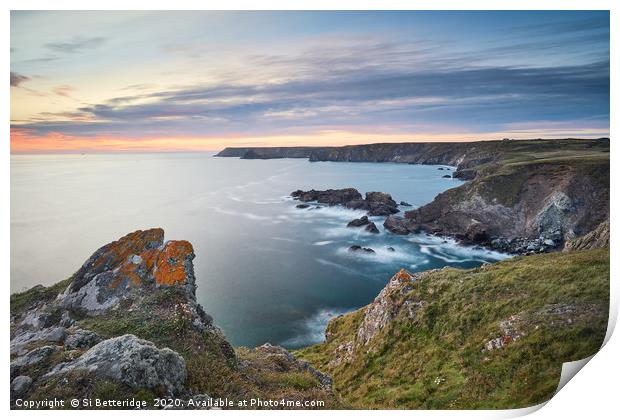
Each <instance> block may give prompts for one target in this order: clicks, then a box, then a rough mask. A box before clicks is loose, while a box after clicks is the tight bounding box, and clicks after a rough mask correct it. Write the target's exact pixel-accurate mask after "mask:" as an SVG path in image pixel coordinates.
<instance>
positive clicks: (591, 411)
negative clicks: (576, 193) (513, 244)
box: [0, 0, 620, 420]
mask: <svg viewBox="0 0 620 420" xmlns="http://www.w3.org/2000/svg"><path fill="white" fill-rule="evenodd" d="M3 4H4V5H6V6H5V8H6V9H5V10H4V13H2V14H1V15H0V31H1V33H2V35H3V40H5V42H3V44H4V45H3V50H2V55H1V57H2V62H3V67H4V68H5V69H6V72H5V73H4V74H5V77H7V76H6V75H7V74H8V72H9V71H10V52H9V48H8V46H7V45H6V44H8V43H9V42H8V40H9V38H10V23H9V10H11V9H13V10H72V9H77V10H149V9H154V10H198V9H207V10H235V9H240V10H280V9H283V10H366V9H382V10H388V9H396V10H405V9H411V10H441V9H453V10H611V68H612V72H611V74H612V77H611V93H612V96H611V97H612V100H611V120H610V123H611V127H610V133H611V136H610V137H611V138H612V142H611V149H612V154H611V156H612V159H611V162H612V164H611V175H612V179H613V180H617V179H618V175H619V171H620V167H618V166H617V165H614V163H615V160H614V159H615V152H613V150H614V149H615V147H614V141H613V139H614V133H615V132H616V131H615V128H616V127H617V125H618V100H619V98H620V95H619V92H618V84H617V83H616V80H615V78H614V77H613V74H614V70H615V69H617V68H618V54H617V51H615V47H617V46H618V45H619V42H618V28H617V25H618V23H619V22H620V21H619V20H618V8H619V7H620V6H619V4H620V2H617V1H607V0H590V1H578V0H563V1H560V0H555V1H554V0H520V1H514V0H503V1H497V0H496V1H491V0H469V1H467V2H465V1H462V0H461V1H459V0H433V1H430V0H427V1H403V0H382V1H380V2H379V1H377V0H356V1H351V0H348V1H347V0H341V1H338V0H313V1H310V0H297V1H294V2H293V1H290V0H289V1H286V0H263V1H251V0H227V1H226V2H207V1H204V0H203V1H200V0H178V1H176V2H172V1H168V2H166V1H163V0H151V1H132V0H107V1H99V0H97V1H95V0H91V1H88V2H84V1H78V0H55V1H54V2H50V1H45V0H22V1H14V0H9V1H5V2H3ZM2 90H3V92H4V93H3V101H2V105H1V108H0V109H1V110H2V121H3V123H4V127H5V129H4V130H3V133H4V135H3V139H4V140H5V141H4V143H3V144H2V147H0V153H1V160H0V194H1V198H0V203H1V204H0V239H1V241H0V247H1V248H0V270H1V271H0V273H1V274H0V275H1V277H0V278H1V279H2V280H3V281H4V285H3V286H4V288H5V293H4V300H3V302H4V309H5V310H4V314H5V320H8V318H9V294H10V291H9V287H10V285H9V278H10V241H9V231H10V215H9V209H10V205H9V200H10V198H9V193H10V184H9V175H10V165H9V162H10V158H9V156H10V149H9V143H10V142H9V121H10V97H9V95H10V94H9V91H10V88H9V84H8V83H6V82H5V84H4V85H3V86H2ZM613 187H614V182H612V199H611V212H612V213H613V214H615V213H616V211H615V210H617V209H618V200H617V197H616V195H615V193H614V188H613ZM615 227H616V225H615V221H614V223H612V242H613V243H614V244H615V243H616V241H615V238H616V234H617V232H618V229H616V228H615ZM611 255H612V257H611V260H612V265H611V278H612V279H614V280H612V282H611V286H612V307H611V313H610V329H609V332H608V338H609V335H610V334H609V333H610V332H611V331H612V329H613V325H614V324H615V320H616V318H617V313H618V280H617V279H618V270H617V261H618V252H617V249H616V246H615V245H613V246H612V253H611ZM1 324H2V329H3V333H4V337H7V338H8V336H9V326H8V323H7V322H6V321H5V322H4V323H1ZM8 351H9V349H8V345H6V344H5V347H3V354H4V355H5V361H7V362H8V360H9V355H8ZM618 354H620V342H619V341H618V338H617V336H616V337H614V336H611V338H610V339H609V341H608V342H607V344H606V345H605V347H604V348H603V349H602V350H601V351H600V352H599V353H598V354H597V355H596V356H594V357H593V359H592V360H591V362H589V363H588V365H587V367H586V368H585V369H583V371H582V372H580V373H579V374H578V375H577V379H575V380H572V381H569V382H568V384H566V386H565V387H564V388H563V389H562V390H561V391H560V392H559V393H558V394H557V395H556V396H555V397H554V398H553V399H551V401H550V402H548V403H547V404H546V405H544V404H543V405H544V408H542V409H541V410H539V411H536V412H535V413H534V414H532V415H531V417H530V418H533V419H548V418H558V417H560V418H565V419H580V420H582V419H583V418H584V417H586V416H587V417H592V418H610V417H611V413H614V414H617V408H618V403H617V401H618V396H617V391H616V389H617V383H618V378H620V369H619V362H618V356H617V355H618ZM2 370H3V372H4V374H3V375H4V378H7V377H8V376H9V375H8V364H7V363H3V364H2ZM5 380H6V379H5ZM8 388H9V383H8V381H6V382H5V398H4V399H3V400H2V402H1V404H2V407H3V408H4V409H5V410H7V411H9V404H8V401H9V389H8ZM536 408H540V407H536ZM534 409H535V408H534ZM532 410H533V409H525V410H523V411H522V410H504V411H475V412H472V411H391V412H381V413H375V412H374V411H356V412H336V413H333V412H327V411H322V412H310V411H304V412H296V413H294V416H296V417H299V418H315V417H322V418H327V417H328V416H333V415H337V416H338V417H341V416H342V417H346V418H352V417H353V416H355V417H356V418H357V417H361V418H371V417H375V416H377V415H379V416H389V417H394V418H407V419H410V418H413V417H416V418H422V417H423V418H431V419H444V418H459V419H463V418H471V419H481V418H503V417H514V416H518V415H523V414H526V413H527V412H531V411H532ZM125 414H126V415H129V413H123V415H125ZM178 414H180V413H178ZM178 414H177V415H178ZM10 415H11V416H12V417H15V418H33V417H34V418H37V417H39V416H41V417H43V416H45V417H46V418H62V419H66V418H67V417H70V418H74V416H75V417H78V416H79V417H83V416H84V415H85V413H84V412H69V411H62V412H45V413H42V412H32V411H30V412H25V411H11V412H10ZM87 415H88V416H89V417H90V416H92V417H93V418H94V419H98V418H102V419H103V418H108V417H109V415H110V413H109V412H103V411H97V412H89V413H88V414H87ZM130 415H131V416H132V417H136V418H149V419H150V418H153V417H157V418H160V417H161V418H169V417H170V416H171V415H174V414H171V413H170V412H167V411H164V412H131V414H130ZM205 415H208V416H215V417H220V418H222V417H227V418H230V417H231V416H232V417H237V416H241V415H244V416H249V417H259V416H260V417H262V416H264V415H268V416H269V417H273V418H289V417H290V415H291V413H286V412H275V411H269V412H257V411H250V412H243V414H241V413H240V412H236V411H235V412H227V411H210V412H208V413H202V412H183V416H190V417H198V416H201V417H202V416H205Z"/></svg>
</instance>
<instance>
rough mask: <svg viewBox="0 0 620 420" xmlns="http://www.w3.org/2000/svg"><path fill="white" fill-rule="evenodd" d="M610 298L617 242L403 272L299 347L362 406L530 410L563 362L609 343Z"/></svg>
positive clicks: (551, 388) (548, 390)
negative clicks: (612, 246) (319, 338)
mask: <svg viewBox="0 0 620 420" xmlns="http://www.w3.org/2000/svg"><path fill="white" fill-rule="evenodd" d="M608 299H609V249H591V250H584V251H579V252H574V251H569V252H554V253H548V254H539V255H531V256H521V257H515V258H510V259H507V260H504V261H502V262H499V263H496V264H486V265H483V266H482V267H478V268H474V269H467V270H462V269H454V268H449V267H445V268H443V269H436V270H429V271H425V272H421V273H415V274H411V273H409V272H407V271H406V270H400V271H399V272H398V273H396V274H395V275H394V276H393V277H392V278H391V279H390V281H389V282H388V283H387V284H386V286H385V287H384V288H383V289H382V290H381V292H380V293H379V294H378V295H377V297H376V298H375V299H374V301H373V302H371V303H370V304H368V305H367V306H365V307H363V308H361V309H358V310H357V311H354V312H350V313H347V314H344V315H340V316H338V317H336V318H333V319H331V320H330V321H329V323H328V325H327V328H326V331H325V342H323V343H320V344H317V345H315V346H312V347H308V348H306V349H302V350H300V351H298V354H299V356H300V357H303V358H304V359H306V360H308V361H309V362H310V363H312V364H313V365H314V366H315V367H316V368H319V369H321V370H322V371H325V372H327V373H329V374H330V375H331V376H332V378H333V379H334V383H335V384H336V387H337V389H338V390H339V392H340V393H341V395H342V397H343V398H344V399H345V400H346V401H347V402H349V403H350V404H351V405H352V406H353V407H354V408H365V409H368V408H385V407H391V408H400V409H405V408H410V409H416V408H417V409H420V408H426V409H458V408H461V409H476V408H495V409H497V408H515V407H527V406H532V405H535V404H539V403H541V402H543V401H546V400H548V399H549V398H551V397H552V396H553V395H554V393H555V391H556V389H557V383H558V381H559V379H560V366H561V364H562V363H563V362H566V361H572V360H579V359H582V358H584V357H588V356H591V355H592V354H594V353H596V351H598V349H599V348H600V346H601V344H602V342H603V339H604V337H605V333H606V330H607V322H608V310H609V300H608ZM532 349H536V351H534V352H533V351H532ZM523 361H527V362H526V363H525V362H523ZM385 390H389V392H385ZM515 398H516V399H517V400H518V402H517V403H516V402H515Z"/></svg>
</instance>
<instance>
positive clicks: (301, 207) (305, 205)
mask: <svg viewBox="0 0 620 420" xmlns="http://www.w3.org/2000/svg"><path fill="white" fill-rule="evenodd" d="M295 207H296V208H298V209H307V208H308V207H310V204H297V205H296V206H295Z"/></svg>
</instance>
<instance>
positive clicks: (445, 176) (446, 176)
mask: <svg viewBox="0 0 620 420" xmlns="http://www.w3.org/2000/svg"><path fill="white" fill-rule="evenodd" d="M442 178H452V176H451V175H444V176H442Z"/></svg>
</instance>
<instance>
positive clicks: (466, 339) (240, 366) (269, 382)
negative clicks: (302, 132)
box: [10, 225, 609, 409]
mask: <svg viewBox="0 0 620 420" xmlns="http://www.w3.org/2000/svg"><path fill="white" fill-rule="evenodd" d="M608 238H609V230H608V225H602V226H601V227H599V228H598V229H597V230H596V231H595V232H594V233H592V234H588V235H586V236H584V237H580V238H577V239H576V240H575V241H573V242H572V245H571V246H570V247H567V249H566V250H565V252H561V253H549V254H543V255H533V256H522V257H517V258H513V259H510V260H505V261H503V262H500V263H497V264H485V265H483V266H482V267H479V268H476V269H469V270H460V269H452V268H444V269H441V270H430V271H426V272H422V273H414V274H412V273H408V272H407V271H405V270H401V271H400V272H399V273H397V274H396V275H394V277H393V278H392V279H391V280H390V281H389V282H388V283H387V285H386V286H385V288H384V289H383V290H382V291H381V292H380V293H379V295H378V296H377V297H376V298H375V300H374V301H373V302H371V303H370V304H369V305H367V306H366V307H364V308H361V309H359V310H357V311H353V312H351V313H348V314H345V315H342V316H339V317H337V318H334V319H333V320H331V321H330V323H329V325H328V328H327V330H326V333H325V337H326V341H325V342H324V343H321V344H318V345H316V346H312V347H309V348H306V349H301V350H298V351H296V352H292V353H291V352H289V351H287V350H285V349H283V348H282V347H278V346H272V345H270V344H264V345H262V346H260V347H257V348H254V349H247V348H237V349H234V348H233V347H232V346H231V345H230V344H229V343H228V341H227V340H226V338H225V337H224V335H223V334H222V332H221V331H220V330H219V328H217V326H215V324H214V323H213V320H212V319H211V317H210V316H209V315H207V314H206V313H205V311H204V310H203V309H202V307H201V306H200V305H199V304H197V302H196V297H195V289H196V281H195V277H194V270H193V264H192V260H193V258H194V250H193V248H192V246H191V244H190V243H189V242H187V241H164V232H163V230H161V229H149V230H145V231H136V232H133V233H131V234H129V235H126V236H124V237H123V238H121V239H119V240H117V241H114V242H112V243H110V244H108V245H105V246H104V247H102V248H100V249H99V250H98V251H96V252H95V253H94V254H93V255H92V256H91V257H90V258H89V259H88V260H87V261H86V262H85V263H84V265H83V266H82V267H81V268H80V269H79V270H78V271H77V272H76V273H75V274H74V275H73V276H72V277H71V278H69V279H67V280H65V281H62V282H60V283H57V284H56V285H54V286H51V287H43V286H37V287H35V288H32V289H30V290H28V291H26V292H23V293H18V294H14V295H12V296H11V365H10V375H11V378H10V379H11V403H12V406H13V407H14V408H18V407H17V406H16V405H15V403H16V401H17V400H18V399H22V400H24V399H27V400H30V401H34V400H44V399H51V398H57V399H59V400H63V401H69V400H70V399H71V398H80V399H83V398H100V399H112V400H123V399H131V398H135V399H137V400H141V401H147V402H149V404H150V405H149V406H147V408H150V407H152V401H153V400H154V399H155V398H156V397H174V398H175V399H177V400H179V401H181V404H182V405H183V407H184V408H190V409H194V408H204V407H208V406H207V405H203V404H204V403H205V402H206V401H208V399H209V397H211V398H229V399H231V400H235V401H237V400H240V399H251V398H262V399H271V400H274V399H275V400H279V399H286V400H292V401H300V402H302V403H303V402H304V401H317V400H320V401H324V402H325V406H324V408H342V407H345V408H347V407H348V408H444V409H445V408H515V407H520V406H527V405H532V404H536V403H538V402H541V401H544V400H545V399H548V398H550V397H551V395H552V394H553V391H554V390H555V387H556V386H557V381H558V379H559V375H560V371H561V364H562V362H564V361H569V360H575V359H581V358H583V357H587V356H589V355H591V354H593V353H594V352H596V351H597V350H598V348H599V347H600V345H601V343H602V340H603V337H604V335H605V329H606V325H607V319H608V303H609V249H608V243H609V241H608ZM601 247H602V248H601ZM575 249H578V250H575ZM306 360H307V361H306ZM323 372H325V373H323ZM67 407H68V406H67ZM121 408H134V407H121ZM175 408H181V407H180V406H177V407H175ZM235 408H237V407H235ZM250 408H256V407H250ZM280 408H282V407H280ZM293 408H303V407H299V406H296V407H293ZM321 408H322V407H321Z"/></svg>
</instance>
